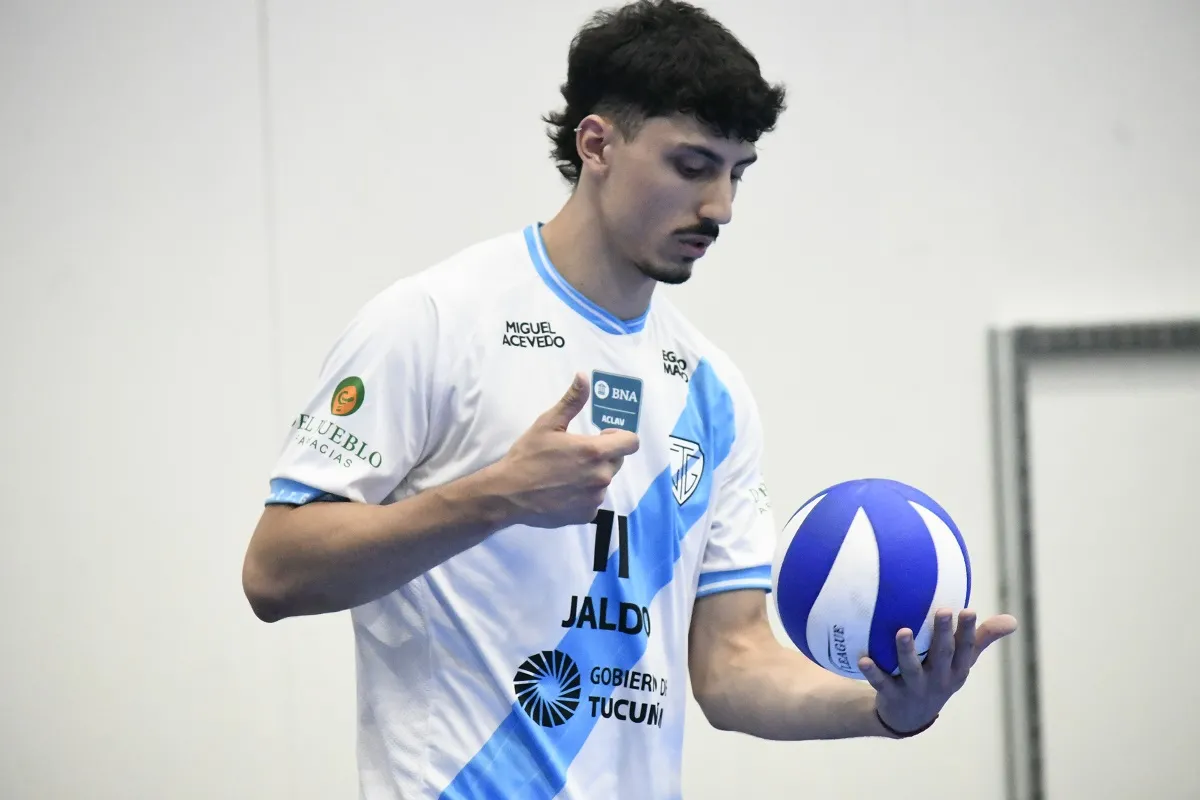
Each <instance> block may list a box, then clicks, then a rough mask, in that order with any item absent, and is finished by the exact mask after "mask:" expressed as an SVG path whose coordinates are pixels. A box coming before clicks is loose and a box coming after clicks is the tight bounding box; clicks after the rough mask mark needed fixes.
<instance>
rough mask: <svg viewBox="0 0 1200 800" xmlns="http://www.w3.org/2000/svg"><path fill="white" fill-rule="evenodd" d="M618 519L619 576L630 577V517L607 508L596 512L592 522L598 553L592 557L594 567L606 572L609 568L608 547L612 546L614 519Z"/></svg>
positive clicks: (597, 570)
mask: <svg viewBox="0 0 1200 800" xmlns="http://www.w3.org/2000/svg"><path fill="white" fill-rule="evenodd" d="M614 519H616V521H617V537H618V538H617V576H618V577H621V578H628V577H629V517H626V516H624V515H621V514H614V513H613V512H611V511H609V510H608V509H606V508H602V509H600V510H599V511H597V512H596V517H595V519H593V520H592V524H593V525H595V526H596V554H595V555H594V556H593V558H592V569H593V570H594V571H596V572H604V571H605V570H606V569H608V549H609V548H610V547H612V531H613V520H614Z"/></svg>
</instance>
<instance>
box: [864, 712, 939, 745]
mask: <svg viewBox="0 0 1200 800" xmlns="http://www.w3.org/2000/svg"><path fill="white" fill-rule="evenodd" d="M939 716H941V715H940V714H934V715H933V719H931V720H929V722H926V723H925V724H924V725H922V726H921V727H919V728H917V729H916V730H915V731H907V732H905V731H898V730H896V729H895V728H893V727H892V726H891V725H888V724H887V723H886V722H884V721H883V717H882V716H880V714H879V709H878V708H876V709H875V719H877V720H879V724H880V725H882V726H883V727H885V728H887V730H888V732H889V733H891V734H892V735H893V736H896V737H898V738H900V739H907V738H909V737H910V736H916V735H917V734H918V733H924V732H925V731H927V730H929V729H930V728H931V727H933V723H935V722H937V718H938V717H939Z"/></svg>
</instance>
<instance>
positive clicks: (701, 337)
mask: <svg viewBox="0 0 1200 800" xmlns="http://www.w3.org/2000/svg"><path fill="white" fill-rule="evenodd" d="M654 303H655V312H656V314H657V315H658V316H659V319H660V324H661V325H662V331H663V339H664V352H663V358H664V362H666V361H668V360H670V361H672V362H673V363H678V362H679V361H680V360H683V361H685V362H687V363H686V364H685V365H684V366H683V369H684V370H685V371H686V374H687V375H688V376H689V377H690V376H694V375H695V373H696V370H697V369H704V370H706V371H707V372H708V373H711V375H712V377H713V378H715V379H716V381H717V382H719V385H721V386H723V387H724V388H725V389H726V390H727V391H728V392H729V393H730V394H731V395H733V397H734V399H735V401H738V400H741V399H743V397H745V398H749V397H750V388H749V384H748V383H747V382H746V378H745V375H744V374H743V373H742V370H741V368H740V367H739V366H738V365H737V362H736V361H734V359H733V357H732V356H731V355H730V354H729V352H728V351H727V350H726V349H725V348H724V347H722V346H721V345H720V344H718V343H717V342H716V341H715V340H714V339H713V338H712V337H710V336H709V335H708V334H706V333H705V332H704V331H702V330H701V329H700V327H699V326H698V325H697V324H695V323H694V322H692V320H691V319H689V318H688V316H687V315H686V314H684V312H683V310H682V309H680V308H679V307H678V306H677V305H675V304H674V303H673V302H671V301H670V300H669V299H668V298H666V297H656V298H655V300H654ZM664 365H665V364H664Z"/></svg>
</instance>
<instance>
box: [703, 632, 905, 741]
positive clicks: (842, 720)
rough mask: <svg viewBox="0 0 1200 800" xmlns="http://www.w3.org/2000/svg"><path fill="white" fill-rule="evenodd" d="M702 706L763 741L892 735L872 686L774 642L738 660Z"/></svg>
mask: <svg viewBox="0 0 1200 800" xmlns="http://www.w3.org/2000/svg"><path fill="white" fill-rule="evenodd" d="M701 705H702V707H703V708H704V713H705V715H706V716H707V717H708V719H709V721H710V722H711V723H712V724H713V725H714V726H716V727H718V728H720V729H722V730H731V731H737V732H739V733H745V734H749V735H751V736H757V737H759V738H762V739H775V740H789V741H791V740H801V739H848V738H854V737H864V736H880V737H887V738H893V737H892V736H891V734H889V733H888V731H887V729H885V728H884V727H883V726H882V725H881V724H880V723H879V719H878V718H877V717H876V716H875V690H874V688H872V687H871V685H870V684H868V683H866V682H865V681H855V680H851V679H849V678H841V677H839V676H837V675H834V674H833V673H831V672H828V671H827V670H824V669H821V668H820V667H818V666H817V665H815V664H813V663H812V662H811V661H809V660H808V659H807V658H805V657H804V655H803V654H801V653H798V652H796V651H794V650H787V649H785V648H783V647H780V646H778V645H777V644H774V643H772V644H769V645H765V646H764V647H763V648H762V649H761V650H760V651H758V652H756V653H747V654H745V655H744V656H743V657H741V658H739V659H737V660H735V661H733V662H732V663H731V664H730V665H729V667H728V670H727V672H726V673H725V674H724V675H723V676H722V678H721V680H720V682H719V683H718V684H717V685H716V686H714V687H712V689H711V691H710V692H709V693H708V695H707V696H706V697H705V698H702V699H701Z"/></svg>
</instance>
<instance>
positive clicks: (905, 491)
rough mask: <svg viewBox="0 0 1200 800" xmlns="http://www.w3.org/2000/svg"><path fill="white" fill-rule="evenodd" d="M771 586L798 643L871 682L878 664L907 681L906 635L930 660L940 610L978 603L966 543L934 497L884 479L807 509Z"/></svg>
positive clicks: (787, 534)
mask: <svg viewBox="0 0 1200 800" xmlns="http://www.w3.org/2000/svg"><path fill="white" fill-rule="evenodd" d="M771 572H772V575H771V582H772V588H773V590H774V598H775V607H776V609H777V610H778V611H779V619H780V622H781V623H782V625H783V629H784V631H785V632H786V633H787V636H788V638H790V639H791V640H792V642H793V643H794V644H795V645H796V646H797V647H798V648H799V649H800V651H801V652H803V653H804V655H806V656H808V658H810V659H811V660H812V661H814V662H816V663H817V664H819V665H820V666H822V667H824V668H825V669H827V670H829V671H830V672H833V673H835V674H838V675H843V676H845V677H848V678H855V679H862V677H863V675H862V673H861V672H860V671H859V669H858V660H859V658H861V657H862V656H864V655H866V656H870V658H871V659H872V660H873V661H874V662H875V663H876V664H877V665H878V666H879V667H880V669H882V670H884V671H885V672H888V673H891V674H893V675H897V674H899V667H898V664H897V657H896V634H897V633H898V632H899V631H900V629H901V628H908V629H909V630H911V631H913V632H914V634H915V644H916V648H917V653H918V654H920V655H921V656H922V657H924V655H925V653H927V652H928V650H929V643H930V640H931V639H932V638H933V617H934V614H935V613H936V612H937V610H938V609H943V608H944V609H950V610H952V611H954V613H955V619H957V614H958V612H959V611H961V610H962V609H964V608H966V607H967V604H968V603H969V602H970V599H971V560H970V557H969V555H968V554H967V547H966V544H964V543H963V538H962V534H961V533H959V530H958V527H957V526H956V525H955V524H954V520H952V519H951V518H950V515H949V514H947V513H946V511H945V510H944V509H943V508H942V507H941V506H940V505H938V504H937V503H936V502H934V500H933V499H932V498H930V497H929V496H928V495H926V494H924V493H923V492H921V491H918V490H917V489H914V488H913V487H911V486H908V485H906V484H903V483H899V482H897V481H892V480H885V479H879V478H867V479H862V480H854V481H847V482H845V483H839V484H837V485H836V486H833V487H831V488H829V489H826V490H825V491H823V492H821V493H820V494H818V495H816V496H815V497H813V498H812V499H811V500H809V501H808V502H807V503H805V504H804V505H803V506H801V507H800V509H799V510H798V511H796V513H795V514H793V515H792V518H791V519H790V520H788V522H787V524H786V525H785V526H784V527H783V531H782V533H781V536H780V539H779V544H778V548H777V549H776V552H775V560H774V563H773V565H772V571H771Z"/></svg>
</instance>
